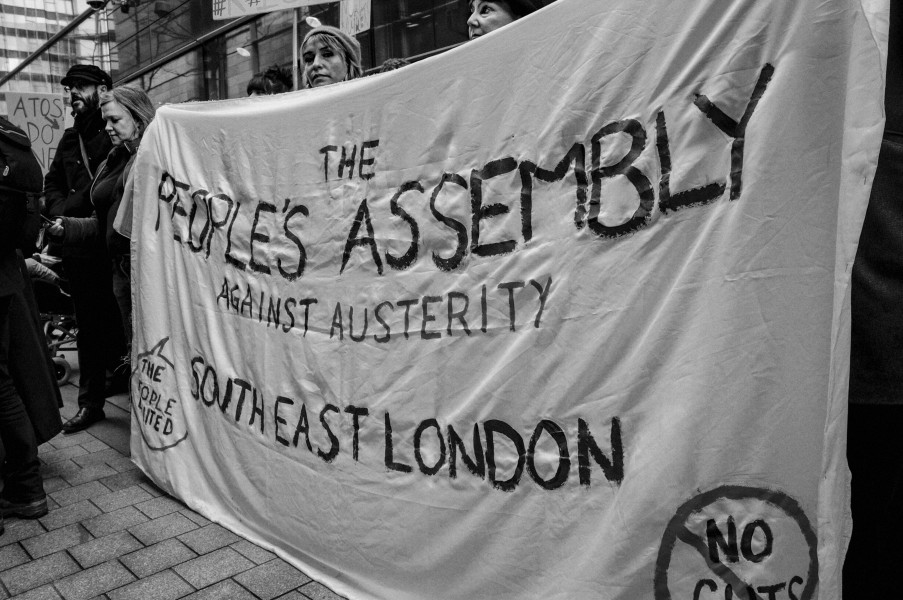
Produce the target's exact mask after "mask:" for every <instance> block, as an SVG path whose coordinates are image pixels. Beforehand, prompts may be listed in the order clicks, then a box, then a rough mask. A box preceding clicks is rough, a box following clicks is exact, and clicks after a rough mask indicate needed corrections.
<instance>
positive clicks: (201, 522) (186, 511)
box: [179, 508, 212, 527]
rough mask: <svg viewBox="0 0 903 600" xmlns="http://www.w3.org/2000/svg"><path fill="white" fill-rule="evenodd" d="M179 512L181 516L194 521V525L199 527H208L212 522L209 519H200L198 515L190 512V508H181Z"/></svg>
mask: <svg viewBox="0 0 903 600" xmlns="http://www.w3.org/2000/svg"><path fill="white" fill-rule="evenodd" d="M179 512H181V513H182V514H183V515H185V516H186V517H188V518H189V519H191V520H192V521H194V522H195V523H196V524H198V525H199V526H201V527H206V526H207V525H210V523H212V521H211V520H210V519H207V518H206V517H202V516H201V515H199V514H198V513H196V512H194V511H193V510H191V509H190V508H183V509H182V510H180V511H179Z"/></svg>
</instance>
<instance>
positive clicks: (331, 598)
mask: <svg viewBox="0 0 903 600" xmlns="http://www.w3.org/2000/svg"><path fill="white" fill-rule="evenodd" d="M298 591H299V592H301V593H302V594H304V595H305V596H306V597H308V598H310V600H348V598H346V597H345V596H339V595H338V594H336V593H335V592H333V591H332V590H331V589H329V588H328V587H326V586H325V585H323V584H322V583H319V582H317V581H312V582H311V583H308V584H307V585H303V586H301V587H300V588H298Z"/></svg>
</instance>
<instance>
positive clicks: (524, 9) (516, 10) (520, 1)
mask: <svg viewBox="0 0 903 600" xmlns="http://www.w3.org/2000/svg"><path fill="white" fill-rule="evenodd" d="M494 1H498V2H500V3H502V4H506V5H508V8H510V9H511V14H512V15H514V16H515V17H516V18H518V19H520V18H521V17H524V16H526V15H529V14H530V13H532V12H535V11H537V10H539V9H540V8H542V2H540V0H494ZM473 2H474V0H465V3H464V4H465V5H466V6H467V12H468V13H470V12H473Z"/></svg>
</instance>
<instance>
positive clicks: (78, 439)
mask: <svg viewBox="0 0 903 600" xmlns="http://www.w3.org/2000/svg"><path fill="white" fill-rule="evenodd" d="M94 439H95V438H94V436H92V435H91V434H90V433H88V432H87V431H79V432H78V433H73V434H71V435H66V434H65V433H61V434H59V435H57V436H56V437H55V438H53V439H52V440H50V441H49V442H48V443H49V444H50V445H51V446H53V447H54V448H58V449H62V448H68V447H69V446H76V445H78V444H82V443H85V442H90V441H92V440H94Z"/></svg>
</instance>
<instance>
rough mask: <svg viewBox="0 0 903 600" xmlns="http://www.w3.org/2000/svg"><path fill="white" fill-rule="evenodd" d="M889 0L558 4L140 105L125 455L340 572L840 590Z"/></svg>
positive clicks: (739, 589)
mask: <svg viewBox="0 0 903 600" xmlns="http://www.w3.org/2000/svg"><path fill="white" fill-rule="evenodd" d="M886 9H887V6H886V4H883V5H882V4H880V3H873V4H872V5H870V7H869V10H868V11H865V10H863V9H862V8H861V7H859V6H854V5H850V4H849V3H845V2H840V1H832V0H828V1H819V2H814V1H809V0H802V1H800V2H794V3H787V2H767V1H766V2H755V3H741V4H731V5H730V6H725V5H724V4H723V3H718V2H711V1H703V2H659V1H652V2H648V3H638V2H628V1H624V2H620V1H615V2H605V3H601V2H595V1H594V0H560V1H559V2H556V3H554V4H552V5H550V6H548V7H546V8H544V9H542V10H541V11H539V12H537V13H535V14H534V15H532V16H530V17H527V18H524V19H521V20H519V21H517V22H515V23H513V24H511V25H509V26H507V27H506V28H504V29H502V30H500V31H498V32H495V33H492V34H490V35H487V36H485V37H484V38H481V39H478V40H476V41H473V42H470V43H468V44H465V45H464V46H462V47H460V48H457V49H455V50H453V51H451V52H448V53H446V54H443V55H441V56H436V57H433V58H431V59H429V60H425V61H422V62H419V63H416V64H414V65H411V66H409V67H405V68H404V69H401V70H398V71H393V72H391V73H386V74H382V75H378V76H372V77H368V78H364V79H360V80H356V81H351V82H346V83H342V84H337V85H333V86H329V87H325V88H321V89H317V90H307V91H301V92H295V93H291V94H284V95H281V96H272V97H266V98H250V99H240V100H231V101H222V102H214V103H195V104H187V105H180V106H166V107H163V108H161V109H160V111H159V112H158V116H157V118H156V120H155V122H154V123H153V124H152V126H151V127H150V129H149V130H148V132H147V134H146V136H145V138H144V141H143V142H142V146H141V149H140V151H139V155H138V158H137V161H136V165H135V167H134V172H135V178H134V184H135V191H136V193H135V198H136V205H135V218H134V222H133V244H132V251H133V273H134V276H135V282H134V300H135V316H136V326H135V334H136V335H135V341H134V349H133V353H134V354H133V366H134V377H133V380H132V397H133V406H134V410H135V413H134V415H135V417H134V419H133V426H132V427H133V429H132V456H133V457H134V459H135V461H136V462H137V463H138V465H139V466H140V467H141V468H142V469H143V470H144V471H145V472H146V473H147V474H148V475H149V476H150V477H151V478H153V480H154V481H156V482H157V483H159V484H160V485H161V486H163V487H164V488H166V489H167V490H170V491H171V492H172V493H174V494H175V495H177V496H178V497H180V498H182V499H183V500H184V501H185V502H186V503H187V504H188V505H190V506H191V507H192V508H194V509H196V510H198V511H200V512H201V513H202V514H204V515H205V516H207V517H209V518H211V519H213V520H215V521H217V522H219V523H222V524H223V525H225V526H226V527H228V528H229V529H231V530H233V531H236V532H238V533H240V534H242V535H244V536H246V537H247V538H249V539H251V540H253V541H255V542H257V543H260V544H263V545H264V546H266V547H269V548H272V549H274V550H275V551H276V552H278V553H279V555H280V556H282V557H284V558H285V559H286V560H289V561H290V562H292V563H293V564H295V565H297V566H298V567H299V568H302V569H303V570H305V572H307V573H310V574H311V575H312V576H314V577H316V578H318V579H320V580H321V581H323V582H324V583H326V584H327V585H329V586H331V587H332V588H333V589H335V590H336V591H338V592H340V593H342V594H346V595H348V596H349V597H350V598H392V599H422V598H468V599H470V598H518V599H522V598H544V599H545V598H560V599H568V600H571V599H582V598H587V599H589V598H592V599H597V598H618V599H630V600H635V599H638V598H650V599H652V598H655V599H667V598H675V599H676V598H727V597H731V596H732V595H735V596H736V597H747V596H749V597H755V596H757V597H760V598H796V599H811V598H816V597H818V598H838V597H839V590H840V587H839V573H840V564H841V561H842V557H843V553H844V550H845V541H844V540H845V538H844V536H845V535H846V534H847V532H848V530H849V515H848V508H847V507H848V503H847V498H846V497H845V493H846V492H845V489H846V483H847V480H848V475H847V471H846V468H845V462H844V458H843V457H844V443H843V435H844V431H845V403H846V377H847V375H846V373H847V369H848V351H849V341H848V329H849V280H850V269H851V265H852V261H853V256H854V254H855V248H856V241H857V236H858V231H859V227H860V225H861V222H862V218H863V216H864V212H865V206H866V202H867V197H868V192H869V187H870V181H871V177H872V175H873V172H874V165H875V161H876V158H877V152H878V146H879V141H880V135H881V130H882V124H883V120H882V110H881V99H882V75H881V62H882V58H881V56H882V52H883V51H884V49H883V48H880V47H879V46H880V42H878V43H876V41H875V40H880V39H881V35H880V33H881V32H880V31H877V30H873V28H872V26H871V24H870V19H872V18H873V17H876V16H877V17H878V18H877V19H876V21H878V22H880V16H881V14H882V11H883V12H884V14H886ZM878 28H879V29H880V26H879V27H878Z"/></svg>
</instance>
